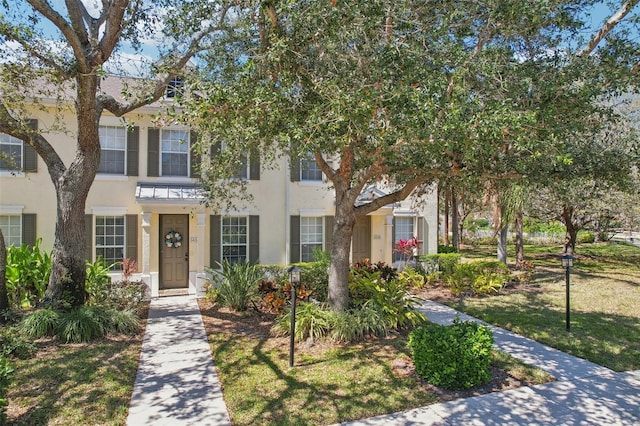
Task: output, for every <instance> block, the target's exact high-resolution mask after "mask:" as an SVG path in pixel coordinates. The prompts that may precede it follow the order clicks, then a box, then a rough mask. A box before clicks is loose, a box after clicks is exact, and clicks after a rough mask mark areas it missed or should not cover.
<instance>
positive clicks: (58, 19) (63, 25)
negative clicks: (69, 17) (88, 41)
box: [27, 0, 89, 75]
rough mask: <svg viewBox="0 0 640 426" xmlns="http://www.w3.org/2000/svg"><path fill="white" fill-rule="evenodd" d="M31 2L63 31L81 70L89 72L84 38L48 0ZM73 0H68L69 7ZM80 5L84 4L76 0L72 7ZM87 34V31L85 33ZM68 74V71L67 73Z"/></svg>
mask: <svg viewBox="0 0 640 426" xmlns="http://www.w3.org/2000/svg"><path fill="white" fill-rule="evenodd" d="M27 1H28V2H29V4H30V5H31V6H32V7H33V8H34V9H35V10H37V11H38V12H40V13H41V14H42V16H44V17H45V18H47V19H48V20H49V21H51V23H53V24H54V25H55V26H56V27H57V28H58V29H59V30H60V32H62V35H63V36H64V38H65V39H66V40H67V42H68V43H69V45H70V46H71V49H73V52H74V56H75V57H76V59H77V60H78V62H79V66H80V71H81V72H85V73H88V72H89V68H88V66H87V65H88V64H87V62H86V59H87V58H86V56H85V52H84V49H83V45H82V40H81V39H80V38H78V35H77V34H76V33H75V31H74V29H73V28H72V27H71V26H70V25H69V23H68V22H67V21H66V20H65V19H64V17H62V15H60V14H59V13H58V12H56V11H55V10H53V8H51V6H50V5H49V2H48V1H47V0H27ZM71 1H73V0H67V7H69V2H71ZM76 5H79V6H78V7H84V6H82V2H81V1H80V0H75V3H72V4H71V8H73V7H75V6H76ZM85 35H86V33H85ZM65 75H67V73H65Z"/></svg>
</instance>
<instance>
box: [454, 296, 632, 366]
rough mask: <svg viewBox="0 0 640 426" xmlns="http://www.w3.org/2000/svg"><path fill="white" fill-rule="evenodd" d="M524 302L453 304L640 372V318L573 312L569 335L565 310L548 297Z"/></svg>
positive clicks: (578, 353)
mask: <svg viewBox="0 0 640 426" xmlns="http://www.w3.org/2000/svg"><path fill="white" fill-rule="evenodd" d="M522 297H523V298H522V299H521V300H519V301H515V300H513V299H506V298H505V299H502V300H501V299H500V298H494V299H493V300H491V301H489V302H488V303H483V304H479V305H477V306H476V305H471V304H468V303H465V301H462V302H460V303H458V304H455V305H452V306H453V307H454V308H456V309H459V310H462V311H464V312H465V313H468V314H469V315H472V316H475V317H477V318H480V319H482V320H484V321H486V322H489V323H491V324H494V325H497V326H499V327H502V328H505V329H507V330H511V331H514V332H516V333H518V334H521V335H523V336H526V337H530V338H532V339H534V340H536V341H538V342H540V343H543V344H546V345H548V346H551V347H554V348H556V349H559V350H561V351H563V352H567V353H569V354H571V355H574V356H577V357H580V358H584V359H587V360H589V361H592V362H594V363H596V364H600V365H603V366H605V367H608V368H611V369H612V370H615V371H627V370H637V369H640V319H639V318H636V317H631V316H626V315H618V314H609V313H602V312H575V311H570V323H571V332H570V333H567V332H566V310H565V308H564V306H552V305H550V304H549V301H548V299H547V298H546V297H545V294H544V293H525V294H523V296H522Z"/></svg>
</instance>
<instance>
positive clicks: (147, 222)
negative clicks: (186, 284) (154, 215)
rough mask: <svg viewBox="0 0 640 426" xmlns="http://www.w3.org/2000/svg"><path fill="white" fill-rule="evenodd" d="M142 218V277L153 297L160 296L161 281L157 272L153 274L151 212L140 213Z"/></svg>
mask: <svg viewBox="0 0 640 426" xmlns="http://www.w3.org/2000/svg"><path fill="white" fill-rule="evenodd" d="M140 217H141V219H142V224H141V227H142V277H143V281H144V282H146V283H147V285H149V291H150V293H151V297H158V294H159V290H160V287H159V283H158V278H157V275H158V274H157V273H156V274H155V277H154V274H151V213H149V212H142V213H140Z"/></svg>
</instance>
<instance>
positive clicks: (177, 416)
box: [127, 296, 231, 426]
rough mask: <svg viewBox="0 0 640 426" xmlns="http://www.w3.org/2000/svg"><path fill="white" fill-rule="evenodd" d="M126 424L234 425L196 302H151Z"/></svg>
mask: <svg viewBox="0 0 640 426" xmlns="http://www.w3.org/2000/svg"><path fill="white" fill-rule="evenodd" d="M127 424H128V425H131V426H140V425H154V426H159V425H230V424H231V422H230V421H229V414H228V412H227V407H226V405H225V403H224V400H223V399H222V389H221V387H220V382H219V381H218V376H217V374H216V371H215V368H214V366H213V360H212V357H211V351H210V349H209V343H208V341H207V336H206V334H205V331H204V324H203V323H202V317H201V316H200V309H199V308H198V303H197V301H196V299H195V298H194V297H189V296H174V297H162V298H157V299H153V300H152V301H151V308H150V310H149V319H148V321H147V329H146V332H145V335H144V341H143V343H142V353H141V354H140V365H139V367H138V374H137V376H136V382H135V385H134V388H133V396H132V398H131V404H130V407H129V417H128V419H127Z"/></svg>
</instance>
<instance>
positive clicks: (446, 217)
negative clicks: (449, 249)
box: [442, 190, 450, 246]
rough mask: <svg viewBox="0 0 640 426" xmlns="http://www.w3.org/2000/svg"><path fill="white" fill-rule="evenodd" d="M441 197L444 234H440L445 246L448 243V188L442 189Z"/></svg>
mask: <svg viewBox="0 0 640 426" xmlns="http://www.w3.org/2000/svg"><path fill="white" fill-rule="evenodd" d="M443 199H444V224H443V225H444V227H443V233H444V235H443V236H442V244H444V245H445V246H448V245H449V200H450V193H449V190H446V191H444V195H443Z"/></svg>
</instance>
